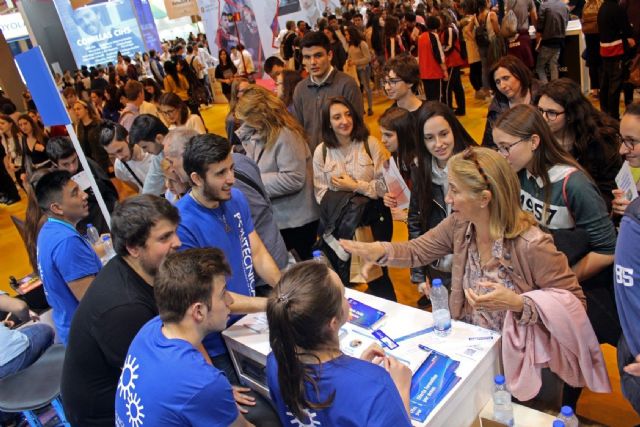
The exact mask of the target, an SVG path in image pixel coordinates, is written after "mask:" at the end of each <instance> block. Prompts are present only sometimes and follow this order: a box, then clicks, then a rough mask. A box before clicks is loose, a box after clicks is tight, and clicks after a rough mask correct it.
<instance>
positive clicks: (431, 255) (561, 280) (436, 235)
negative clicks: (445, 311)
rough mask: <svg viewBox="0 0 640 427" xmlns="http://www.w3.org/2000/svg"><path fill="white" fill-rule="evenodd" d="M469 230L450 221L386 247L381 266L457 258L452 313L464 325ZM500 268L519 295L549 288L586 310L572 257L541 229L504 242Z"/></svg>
mask: <svg viewBox="0 0 640 427" xmlns="http://www.w3.org/2000/svg"><path fill="white" fill-rule="evenodd" d="M469 225H470V223H469V222H466V221H459V220H457V219H456V215H450V216H448V217H447V218H446V219H444V220H443V221H442V222H441V223H440V224H438V225H437V226H436V227H435V228H432V229H431V230H429V231H428V232H427V233H425V234H423V235H422V236H420V237H418V238H417V239H414V240H410V241H409V242H404V243H386V242H381V243H382V245H383V246H384V247H385V251H386V255H385V256H384V257H383V258H382V260H381V263H382V264H383V265H388V266H391V267H419V266H423V265H428V264H431V263H432V262H434V261H435V260H437V259H440V258H442V257H443V256H445V255H448V254H453V263H452V269H451V297H450V299H449V307H450V309H451V316H452V317H453V318H454V319H461V318H463V317H465V316H466V315H467V314H470V313H471V311H472V310H473V309H472V307H471V306H470V305H469V303H468V302H467V299H466V297H465V295H464V291H463V287H462V279H463V276H464V269H465V266H466V264H467V253H468V250H469V243H470V239H471V234H470V227H469ZM500 263H501V264H502V265H503V266H504V267H505V268H506V271H508V272H510V275H511V278H512V280H513V284H514V285H515V287H516V292H517V293H518V294H523V293H525V292H529V291H532V290H535V289H544V288H557V289H565V290H567V291H569V292H571V293H572V294H574V295H575V296H576V297H577V298H578V300H580V302H581V303H582V305H583V306H585V307H586V299H585V296H584V293H583V292H582V288H581V287H580V284H579V283H578V279H577V278H576V275H575V274H574V273H573V271H572V270H571V269H570V268H569V263H568V261H567V257H566V256H565V255H564V254H563V253H562V252H559V251H558V249H556V247H555V245H554V244H553V239H552V237H551V235H549V234H546V233H544V232H543V231H542V230H540V229H539V228H538V227H536V226H532V227H530V228H529V229H528V230H527V231H525V232H524V233H523V234H522V235H520V236H518V237H516V238H514V239H505V241H504V250H503V258H502V259H501V260H500Z"/></svg>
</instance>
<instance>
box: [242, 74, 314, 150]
mask: <svg viewBox="0 0 640 427" xmlns="http://www.w3.org/2000/svg"><path fill="white" fill-rule="evenodd" d="M236 118H238V119H239V120H241V121H244V122H245V123H247V125H249V126H251V127H253V128H255V129H256V130H257V131H258V134H259V135H260V137H261V138H262V139H263V140H264V141H265V147H266V148H270V147H271V146H272V145H273V144H275V142H276V141H277V139H278V136H279V135H280V131H282V129H289V130H291V131H293V132H294V133H295V134H296V135H297V136H298V138H299V139H302V140H304V141H306V136H305V133H304V129H303V128H302V126H301V125H300V123H299V122H298V121H297V120H296V119H295V118H294V117H293V116H292V115H291V113H289V112H288V111H287V108H286V106H285V105H284V103H283V102H282V101H281V100H280V98H278V97H277V96H276V95H275V94H274V93H273V92H270V91H268V90H266V89H265V88H263V87H260V86H256V85H251V86H249V88H248V89H247V90H246V91H245V92H244V94H243V95H242V98H240V100H238V104H237V105H236Z"/></svg>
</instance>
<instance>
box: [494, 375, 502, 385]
mask: <svg viewBox="0 0 640 427" xmlns="http://www.w3.org/2000/svg"><path fill="white" fill-rule="evenodd" d="M493 381H494V382H495V383H496V384H497V385H502V384H504V375H499V374H498V375H496V377H495V378H494V379H493Z"/></svg>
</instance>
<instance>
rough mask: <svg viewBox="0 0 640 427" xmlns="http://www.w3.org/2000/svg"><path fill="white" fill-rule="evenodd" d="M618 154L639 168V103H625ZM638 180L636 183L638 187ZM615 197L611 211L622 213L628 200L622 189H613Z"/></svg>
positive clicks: (633, 166)
mask: <svg viewBox="0 0 640 427" xmlns="http://www.w3.org/2000/svg"><path fill="white" fill-rule="evenodd" d="M620 155H621V156H622V157H624V159H625V160H626V161H627V162H628V163H629V166H631V167H632V168H640V103H637V102H635V103H633V104H629V105H627V109H626V111H625V112H624V115H623V116H622V120H620ZM639 184H640V181H638V182H637V183H636V187H638V186H639ZM613 195H614V197H615V199H613V201H612V202H611V206H612V208H613V212H614V213H616V214H618V215H624V211H625V210H626V209H627V206H628V205H629V203H631V202H630V200H628V199H627V198H626V197H625V195H624V191H623V190H620V189H616V190H613Z"/></svg>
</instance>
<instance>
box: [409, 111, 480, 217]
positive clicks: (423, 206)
mask: <svg viewBox="0 0 640 427" xmlns="http://www.w3.org/2000/svg"><path fill="white" fill-rule="evenodd" d="M438 116H439V117H442V118H443V119H445V120H446V121H447V123H448V124H449V127H451V132H452V133H453V140H454V143H453V154H456V153H459V152H461V151H463V150H464V149H465V148H467V147H472V146H476V145H477V143H476V142H475V140H474V139H473V138H472V137H471V135H469V133H468V132H467V131H466V130H465V128H464V127H463V126H462V124H461V123H460V121H459V120H458V119H457V118H456V116H455V115H454V114H453V112H452V111H451V108H449V107H448V106H446V105H444V104H443V103H441V102H437V101H430V102H425V103H424V104H422V106H421V107H420V109H419V110H418V120H417V123H416V126H417V128H416V132H417V141H416V151H415V155H416V157H417V160H418V170H417V172H418V174H417V175H418V176H417V178H418V179H415V180H414V182H413V184H414V191H415V192H416V195H418V206H419V208H420V223H421V225H422V228H423V229H426V228H427V224H428V223H429V216H430V215H431V210H432V208H433V206H434V203H433V185H432V183H433V176H432V169H431V164H432V161H433V156H432V155H431V153H430V152H429V150H427V147H426V145H425V143H424V125H425V123H427V121H428V120H429V119H432V118H434V117H438ZM445 196H446V194H445Z"/></svg>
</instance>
